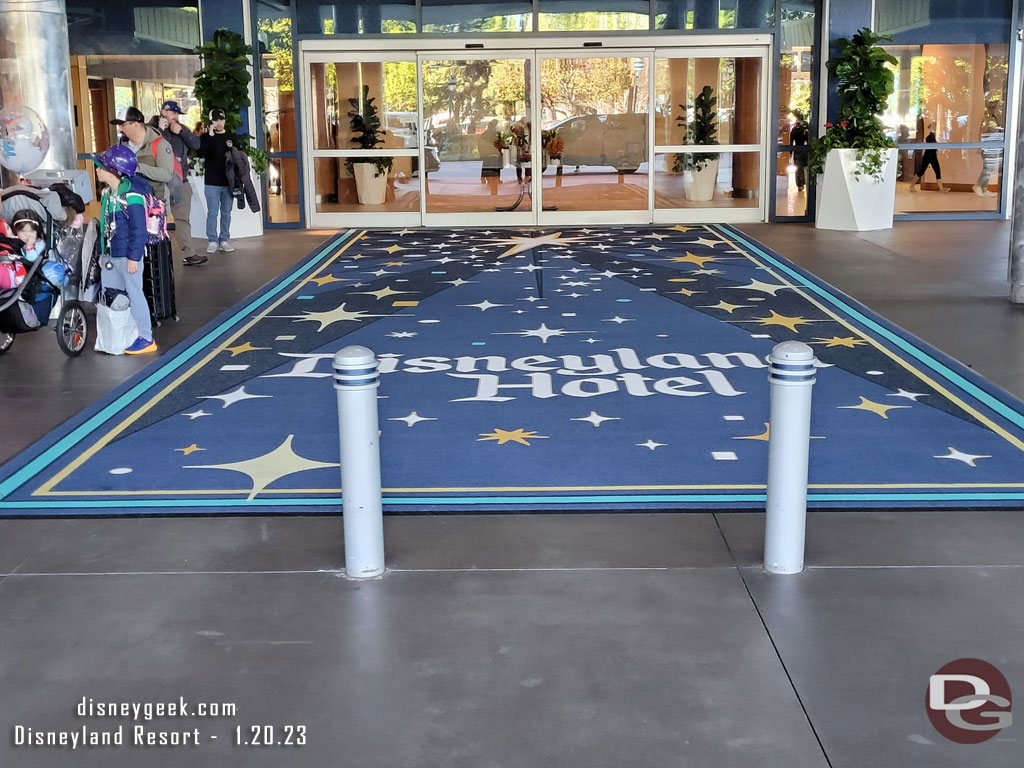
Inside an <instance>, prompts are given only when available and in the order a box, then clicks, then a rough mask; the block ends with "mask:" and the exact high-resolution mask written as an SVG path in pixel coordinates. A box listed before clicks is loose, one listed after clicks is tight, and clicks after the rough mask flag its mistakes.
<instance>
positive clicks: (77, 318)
mask: <svg viewBox="0 0 1024 768" xmlns="http://www.w3.org/2000/svg"><path fill="white" fill-rule="evenodd" d="M88 340H89V324H88V322H86V318H85V310H84V309H83V308H82V305H81V303H79V302H77V301H69V302H67V303H66V304H65V305H64V306H63V308H62V309H61V311H60V317H58V318H57V346H59V347H60V349H61V352H63V353H64V354H65V355H67V356H68V357H77V356H78V355H80V354H82V350H83V349H85V345H86V342H87V341H88Z"/></svg>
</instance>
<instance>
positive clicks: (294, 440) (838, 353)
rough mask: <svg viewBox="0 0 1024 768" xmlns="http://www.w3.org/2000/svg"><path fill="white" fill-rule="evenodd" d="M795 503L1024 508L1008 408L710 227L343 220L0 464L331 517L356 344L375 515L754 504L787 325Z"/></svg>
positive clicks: (987, 387) (1023, 424) (61, 499)
mask: <svg viewBox="0 0 1024 768" xmlns="http://www.w3.org/2000/svg"><path fill="white" fill-rule="evenodd" d="M792 339H796V340H800V341H803V342H806V343H807V344H809V345H811V346H812V348H813V349H814V350H815V353H816V355H817V358H818V361H819V362H818V366H819V367H818V377H817V384H816V385H815V386H814V401H813V409H812V435H813V440H812V442H811V453H810V455H811V465H810V489H809V503H810V505H811V506H812V507H838V508H855V507H880V506H881V507H890V508H904V507H915V506H917V507H930V508H939V507H958V508H972V507H993V506H1024V471H1022V470H1024V461H1022V449H1024V417H1022V415H1021V414H1022V412H1024V411H1022V409H1021V407H1022V404H1021V403H1020V402H1019V401H1017V400H1015V399H1014V398H1012V397H1010V396H1009V395H1007V394H1006V393H1005V392H1002V391H1000V390H999V389H997V388H996V387H994V386H992V385H991V384H989V383H987V382H986V381H984V380H983V379H981V378H980V377H978V376H977V375H975V374H974V373H973V372H972V371H970V370H968V369H966V368H965V367H964V366H962V365H960V364H959V363H957V362H955V361H953V360H951V359H949V358H948V357H946V356H944V355H942V354H941V353H939V352H937V351H936V350H934V349H932V348H930V347H928V346H927V345H925V344H923V343H922V342H921V341H919V340H918V339H915V338H913V337H911V336H909V335H908V334H907V333H905V332H903V331H902V330H900V329H899V328H896V327H894V326H893V325H892V324H890V323H888V322H887V321H886V320H885V319H883V318H881V317H879V316H878V315H876V314H874V313H873V312H871V311H870V310H868V309H866V308H865V307H863V306H861V305H860V304H858V303H857V302H855V301H853V300H852V299H850V298H849V297H846V296H844V295H843V294H841V293H839V292H838V291H836V290H834V289H833V288H831V287H830V286H828V285H826V284H824V283H822V282H821V281H820V280H817V279H816V278H814V277H813V276H812V275H810V274H808V273H807V272H805V271H803V270H801V269H799V268H797V267H795V266H794V265H792V264H790V263H789V262H787V261H786V260H785V259H783V258H781V257H779V256H778V255H776V254H773V253H772V252H770V251H768V250H767V249H765V248H764V247H762V246H760V245H758V244H757V243H755V242H753V241H751V240H750V239H749V238H746V237H744V236H742V235H741V234H740V233H738V232H737V231H735V230H733V229H731V228H728V227H723V226H696V227H691V226H675V227H661V228H612V227H609V228H603V227H594V228H583V229H572V230H568V229H566V230H562V231H553V230H504V229H503V230H490V231H475V230H474V231H469V230H442V231H409V230H403V231H400V232H399V231H366V232H356V231H350V232H345V233H341V234H339V235H338V236H337V237H335V238H334V239H333V240H331V241H330V242H328V243H327V244H326V245H325V246H324V247H322V248H321V249H319V250H318V251H317V252H315V253H313V254H311V255H310V256H309V257H308V258H307V259H305V260H304V261H303V262H302V263H301V264H300V265H299V266H297V267H296V268H294V269H293V270H291V271H290V272H288V273H287V274H285V275H284V276H282V277H281V278H280V279H279V280H278V281H277V282H276V283H274V284H272V285H271V286H269V287H268V288H267V289H265V290H264V291H263V292H262V293H261V294H259V295H257V296H254V297H251V298H250V299H248V300H246V301H245V302H243V303H242V304H240V305H238V306H237V307H235V308H233V309H231V310H229V311H228V312H226V313H225V314H223V315H222V316H221V317H219V318H217V319H216V320H214V321H213V322H211V323H210V324H209V325H207V326H206V327H205V328H203V329H202V330H200V331H198V332H197V333H196V334H194V335H193V336H192V337H190V338H189V339H187V340H186V341H185V342H183V343H182V344H180V345H179V346H177V347H176V348H174V349H173V350H171V351H170V352H169V353H167V354H165V355H164V356H163V357H161V358H159V359H158V360H155V361H154V362H153V364H152V365H150V366H149V367H148V368H147V369H146V370H144V371H143V372H142V373H140V374H139V375H138V376H136V377H135V378H134V379H132V380H131V381H129V382H127V383H126V384H124V385H123V386H121V387H120V388H119V389H117V390H116V391H114V392H112V393H111V394H110V395H109V396H108V397H106V398H104V399H103V400H102V401H101V402H98V403H96V404H95V405H94V406H92V407H91V408H89V409H87V410H86V411H85V412H83V413H82V414H80V415H79V416H78V417H76V418H74V419H72V420H71V421H70V422H68V423H67V424H65V425H64V426H63V427H61V428H60V429H58V430H56V431H55V432H54V433H52V434H51V435H50V436H48V437H47V438H46V439H44V440H43V441H41V442H40V443H38V444H37V445H35V446H33V447H32V448H31V449H29V450H28V451H26V452H25V453H24V454H22V455H21V456H19V457H18V458H16V459H15V460H13V461H11V462H9V463H8V464H7V465H6V466H4V467H3V468H2V469H0V514H5V515H51V514H56V515H75V514H92V515H96V514H160V513H173V514H184V513H200V514H203V513H205V514H215V513H250V514H265V513H268V512H292V513H325V512H335V513H336V512H338V511H339V510H340V504H341V490H340V471H339V468H338V457H339V448H338V424H337V408H336V400H335V397H336V395H335V391H334V389H333V380H332V368H331V358H332V357H333V355H334V353H335V352H337V351H338V350H339V349H340V348H341V347H343V346H347V345H350V344H361V345H364V346H366V347H369V348H370V349H372V350H374V351H375V352H376V353H377V354H378V356H379V357H380V360H381V385H380V389H379V391H378V392H379V394H378V398H379V399H378V403H379V408H380V425H381V456H382V465H383V469H382V478H383V485H384V503H385V508H386V509H387V510H388V511H390V512H424V511H435V512H436V511H448V512H457V511H469V510H474V511H479V510H483V511H504V510H509V511H512V510H516V511H546V510H559V511H561V510H573V509H580V510H583V509H586V510H593V509H602V510H624V509H702V510H708V509H710V510H715V509H744V508H757V507H761V506H763V504H764V497H765V492H764V481H765V475H766V462H767V449H768V442H767V437H768V434H769V425H768V423H767V422H768V410H769V399H768V391H769V387H768V376H767V369H766V363H765V358H766V356H767V355H768V353H769V352H770V350H771V348H772V347H773V346H774V345H775V344H776V343H778V342H780V341H785V340H792Z"/></svg>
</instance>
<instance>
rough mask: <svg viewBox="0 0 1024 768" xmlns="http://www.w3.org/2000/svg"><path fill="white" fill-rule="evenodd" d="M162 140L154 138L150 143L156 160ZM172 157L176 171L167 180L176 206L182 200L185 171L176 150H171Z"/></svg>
mask: <svg viewBox="0 0 1024 768" xmlns="http://www.w3.org/2000/svg"><path fill="white" fill-rule="evenodd" d="M182 130H185V129H182ZM161 141H163V139H162V138H157V139H153V142H152V143H151V144H150V145H149V149H150V151H151V152H152V153H153V160H154V162H155V161H156V148H157V145H158V144H159V143H160V142H161ZM171 157H173V158H174V173H173V174H172V175H171V180H170V181H168V182H167V193H168V197H169V198H170V201H169V202H170V204H171V205H172V206H174V205H177V204H178V203H180V202H181V195H182V187H183V186H184V184H185V173H184V171H182V169H181V161H179V160H178V156H177V155H176V154H174V150H171Z"/></svg>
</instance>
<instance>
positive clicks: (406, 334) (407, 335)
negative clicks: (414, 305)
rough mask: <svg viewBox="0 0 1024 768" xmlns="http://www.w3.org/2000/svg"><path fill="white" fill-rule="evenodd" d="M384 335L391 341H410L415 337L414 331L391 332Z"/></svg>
mask: <svg viewBox="0 0 1024 768" xmlns="http://www.w3.org/2000/svg"><path fill="white" fill-rule="evenodd" d="M386 335H387V336H389V337H390V338H392V339H411V338H412V337H413V336H415V335H416V331H392V332H391V333H388V334H386Z"/></svg>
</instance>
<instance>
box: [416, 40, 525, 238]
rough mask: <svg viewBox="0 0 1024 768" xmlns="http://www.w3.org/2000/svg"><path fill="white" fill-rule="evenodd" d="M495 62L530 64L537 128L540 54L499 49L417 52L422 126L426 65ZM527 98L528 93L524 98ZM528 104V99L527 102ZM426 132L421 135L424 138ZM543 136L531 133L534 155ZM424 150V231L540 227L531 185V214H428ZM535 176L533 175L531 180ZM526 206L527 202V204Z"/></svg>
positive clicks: (422, 144) (417, 87)
mask: <svg viewBox="0 0 1024 768" xmlns="http://www.w3.org/2000/svg"><path fill="white" fill-rule="evenodd" d="M491 59H522V60H524V61H529V62H530V73H531V77H530V82H529V83H527V84H526V87H527V88H528V89H529V97H530V125H531V126H535V125H537V124H538V123H537V118H536V111H535V107H537V106H538V104H537V99H538V98H539V95H540V91H539V90H535V89H534V88H533V83H534V82H536V80H537V77H536V75H535V74H533V73H535V72H536V71H537V52H536V51H535V50H533V49H526V48H495V49H492V50H487V51H479V50H469V51H467V50H458V49H455V50H452V49H444V50H432V51H417V54H416V91H417V94H416V103H417V116H418V118H419V124H420V125H423V124H424V123H425V119H426V116H425V115H424V114H423V77H421V76H420V73H421V72H422V71H423V66H424V62H427V61H483V60H491ZM525 95H527V94H526V92H525V91H524V96H525ZM524 101H525V99H524ZM422 135H423V132H422V131H420V136H421V137H422ZM539 136H540V133H539V132H538V131H536V130H531V131H530V147H531V152H532V151H534V148H535V146H536V145H535V144H534V143H533V140H534V138H537V141H538V142H539V141H540V139H539ZM419 145H420V146H419V150H420V168H423V169H424V171H423V174H422V178H421V180H420V214H421V216H422V224H423V226H424V227H459V226H483V227H517V226H518V227H523V226H534V225H536V224H537V195H536V187H535V186H533V185H531V195H530V207H529V209H528V210H520V209H519V208H522V207H523V206H522V204H520V206H519V208H517V209H516V210H514V211H468V212H465V213H429V212H428V211H427V187H428V185H429V181H430V180H429V178H428V177H427V172H426V164H425V162H426V158H425V155H426V147H425V145H424V142H423V141H420V142H419ZM533 157H539V155H537V154H533ZM532 179H533V174H531V180H532ZM524 202H525V200H524Z"/></svg>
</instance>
